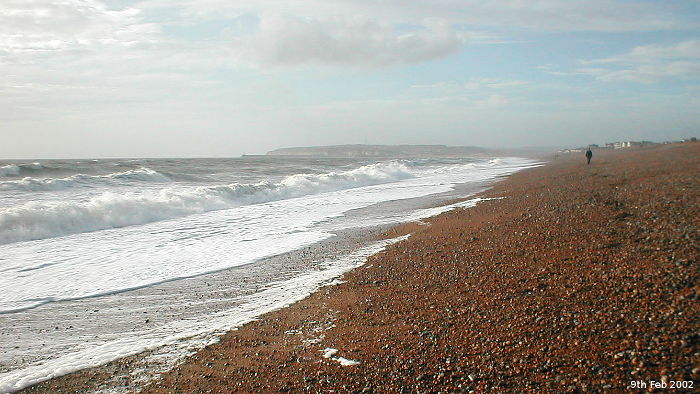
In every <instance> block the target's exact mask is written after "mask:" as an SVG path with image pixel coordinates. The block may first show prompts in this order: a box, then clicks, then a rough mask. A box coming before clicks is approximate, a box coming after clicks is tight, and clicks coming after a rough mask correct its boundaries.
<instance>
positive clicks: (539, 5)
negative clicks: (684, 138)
mask: <svg viewBox="0 0 700 394" xmlns="http://www.w3.org/2000/svg"><path fill="white" fill-rule="evenodd" d="M142 4H143V6H144V7H151V8H159V7H164V8H168V7H172V6H173V3H172V2H170V1H164V0H149V1H147V2H144V3H142ZM175 4H176V5H177V8H176V9H177V11H178V12H179V13H180V14H181V15H183V16H185V17H187V18H202V19H206V18H221V17H222V16H225V17H236V16H240V15H243V14H245V13H254V14H260V13H264V12H280V13H286V14H292V15H299V16H301V15H303V16H306V17H309V18H313V19H325V18H328V17H330V16H339V15H353V16H355V15H359V16H365V17H369V16H371V17H373V18H376V19H379V20H383V21H386V22H389V23H410V22H419V21H421V20H422V19H423V18H425V17H426V16H429V17H435V18H440V19H443V20H446V21H448V22H449V23H452V24H460V25H471V26H487V27H494V26H506V27H509V28H512V27H516V28H526V29H532V30H537V31H609V32H621V31H654V30H664V29H676V28H680V27H687V26H695V27H697V22H688V21H686V20H683V19H682V18H679V17H678V16H677V15H672V13H669V12H668V7H669V6H668V5H667V4H664V5H659V4H658V3H656V2H653V1H616V0H568V1H561V0H531V1H527V2H526V1H522V0H486V1H478V2H477V1H474V2H466V1H464V0H413V1H411V2H406V1H405V0H383V1H376V0H336V1H332V2H329V1H326V0H305V1H298V0H251V1H247V2H232V1H229V0H181V1H178V2H177V3H175Z"/></svg>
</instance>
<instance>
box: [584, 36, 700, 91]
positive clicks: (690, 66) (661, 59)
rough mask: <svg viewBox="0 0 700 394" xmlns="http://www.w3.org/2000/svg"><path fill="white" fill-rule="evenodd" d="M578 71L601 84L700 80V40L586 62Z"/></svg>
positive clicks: (641, 47) (636, 50)
mask: <svg viewBox="0 0 700 394" xmlns="http://www.w3.org/2000/svg"><path fill="white" fill-rule="evenodd" d="M581 63H582V64H586V65H593V66H597V67H584V68H581V69H578V70H577V72H579V73H582V74H587V75H591V76H593V77H595V78H596V79H599V80H601V81H635V82H646V83H651V82H656V81H659V80H662V79H685V80H691V79H698V77H699V76H700V40H688V41H683V42H679V43H677V44H674V45H642V46H638V47H635V48H633V49H632V50H631V51H629V52H627V53H624V54H621V55H617V56H612V57H608V58H603V59H593V60H585V61H582V62H581Z"/></svg>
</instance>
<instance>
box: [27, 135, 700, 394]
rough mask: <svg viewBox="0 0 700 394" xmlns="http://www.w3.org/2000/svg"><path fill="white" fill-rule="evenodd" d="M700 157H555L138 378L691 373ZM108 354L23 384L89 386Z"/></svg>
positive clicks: (323, 388)
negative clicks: (92, 364)
mask: <svg viewBox="0 0 700 394" xmlns="http://www.w3.org/2000/svg"><path fill="white" fill-rule="evenodd" d="M698 174H700V144H697V143H683V144H669V145H660V146H655V147H649V148H642V149H629V150H619V151H607V152H604V151H596V152H594V157H593V160H592V162H591V164H590V165H586V161H585V158H584V157H583V154H580V155H577V154H569V155H559V156H558V157H557V158H550V162H549V163H547V164H546V165H545V166H543V167H538V168H532V169H528V170H525V171H522V172H519V173H516V174H515V175H512V176H510V177H508V178H505V179H503V180H501V181H500V182H498V183H497V184H496V185H495V186H494V187H493V188H491V189H489V190H488V191H486V192H483V193H481V194H479V195H478V196H477V197H480V198H482V199H483V201H481V202H479V203H478V204H477V205H476V206H475V207H472V208H466V209H455V210H452V211H450V212H447V213H444V214H441V215H439V216H436V217H433V218H430V219H426V220H424V221H423V222H421V223H411V224H407V225H402V226H399V227H396V228H393V229H391V230H388V231H387V232H386V233H385V234H383V235H382V236H383V237H385V238H394V237H398V236H402V235H406V234H410V237H409V238H408V239H406V240H403V241H401V242H398V243H395V244H393V245H390V246H388V247H387V248H386V250H385V251H383V252H380V253H378V254H375V255H373V256H371V257H370V258H369V259H368V260H367V262H366V263H365V264H364V265H363V266H361V267H360V268H357V269H355V270H353V271H351V272H349V273H347V274H345V275H344V276H343V277H342V280H341V281H339V283H337V284H335V285H333V286H328V287H324V288H322V289H321V290H320V291H318V292H316V293H314V294H312V295H311V296H309V297H308V298H306V299H304V300H302V301H300V302H297V303H295V304H293V305H292V306H290V307H287V308H284V309H281V310H278V311H275V312H271V313H268V314H266V315H263V316H262V317H261V318H259V319H258V320H256V321H254V322H251V323H248V324H246V325H244V326H242V327H240V328H239V329H237V330H234V331H230V332H229V333H228V334H226V335H225V336H224V337H222V338H221V340H220V342H219V343H216V344H213V345H210V346H208V347H207V348H205V349H203V350H202V351H200V352H198V353H196V354H195V355H193V356H191V357H189V358H188V359H187V361H186V362H185V363H183V364H181V365H179V366H177V367H175V368H174V369H172V370H171V371H169V372H167V373H165V374H163V375H162V376H161V377H160V378H159V379H158V380H156V381H155V382H153V383H152V384H150V385H148V386H146V387H145V389H144V391H145V392H152V393H170V392H327V391H331V390H333V391H337V392H469V391H476V392H482V391H490V390H496V391H499V392H500V391H532V392H575V391H596V392H598V391H621V390H625V389H629V388H641V389H643V390H651V389H653V387H650V384H651V382H652V381H653V382H657V383H659V384H666V385H667V388H670V387H671V385H674V384H682V385H685V387H681V386H679V387H680V388H682V389H690V387H687V386H688V385H694V389H695V390H697V388H698V387H699V386H698V384H700V352H699V346H698V345H699V344H700V335H699V328H700V316H699V314H698V312H699V311H700V308H699V305H700V304H699V301H700V281H699V279H700V278H699V277H700V274H699V272H700V271H699V270H698V257H699V255H700V234H699V232H698V227H699V226H698V225H699V224H700V212H699V211H700V179H699V175H698ZM109 368H120V367H115V366H112V367H108V368H107V369H105V368H96V369H88V370H84V371H80V372H78V373H74V374H71V375H67V376H63V377H59V378H56V379H53V380H50V381H47V382H43V383H40V384H37V385H34V386H31V387H29V388H27V389H25V390H24V392H74V391H94V390H96V389H99V387H100V382H101V381H103V380H104V379H105V378H106V377H108V375H110V374H111V373H112V372H113V370H110V369H109ZM121 368H124V364H123V363H122V364H121ZM640 382H642V383H644V386H641V385H639V383H640ZM678 382H691V383H678Z"/></svg>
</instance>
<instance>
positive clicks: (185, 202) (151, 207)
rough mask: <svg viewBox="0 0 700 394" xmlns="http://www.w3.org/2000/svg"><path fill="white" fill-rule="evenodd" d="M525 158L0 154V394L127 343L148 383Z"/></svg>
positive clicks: (121, 349) (108, 357) (525, 163)
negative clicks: (23, 157)
mask: <svg viewBox="0 0 700 394" xmlns="http://www.w3.org/2000/svg"><path fill="white" fill-rule="evenodd" d="M533 165H536V163H534V162H533V161H532V160H528V159H520V158H507V157H504V158H471V159H417V160H388V159H387V160H371V159H367V160H363V159H328V158H303V157H282V156H245V157H241V158H231V159H123V160H119V159H104V160H40V161H4V162H3V161H0V393H1V392H11V391H15V390H18V389H20V388H23V387H26V386H28V385H30V384H33V383H36V382H39V381H42V380H45V379H48V378H51V377H53V376H58V375H62V374H65V373H69V372H72V371H76V370H80V369H83V368H87V367H91V366H97V365H101V364H104V363H107V362H109V361H112V360H115V359H117V358H120V357H124V356H130V355H134V354H142V355H143V357H141V364H140V365H141V367H140V368H141V370H140V371H137V372H138V373H141V374H142V375H143V376H142V378H140V379H141V380H142V381H143V382H146V381H148V379H150V378H152V376H153V375H154V374H157V373H158V372H159V371H162V370H166V369H168V368H170V367H172V366H173V365H175V364H176V363H177V362H178V360H181V359H182V357H183V356H185V355H187V354H190V353H192V352H193V351H195V350H197V349H199V348H201V347H203V346H205V345H206V344H208V343H212V342H214V341H216V340H217V337H218V336H219V335H221V334H222V333H224V332H226V331H227V330H230V329H231V328H234V327H236V326H239V325H241V324H243V323H245V322H248V321H250V320H252V319H255V318H256V317H257V316H259V315H261V314H263V313H265V312H268V311H271V310H275V309H279V308H281V307H284V306H286V305H289V304H291V303H293V302H295V301H298V300H300V299H302V298H304V297H306V296H308V295H309V294H310V293H311V292H313V291H315V290H317V289H318V288H319V287H321V286H324V285H327V284H329V283H332V282H333V281H334V280H337V278H338V277H339V276H340V275H342V273H343V272H346V271H347V270H349V269H352V268H354V267H357V266H359V265H360V264H362V263H363V262H364V260H365V258H366V257H367V256H369V255H370V254H373V253H376V252H378V251H380V250H381V249H382V248H384V247H385V246H386V245H388V244H390V243H392V242H395V241H396V240H388V241H380V242H377V241H376V240H375V239H376V238H374V237H373V236H372V234H373V231H374V232H377V231H379V229H382V228H386V226H388V225H392V224H396V223H401V222H406V221H414V220H420V219H421V218H425V217H429V216H432V215H435V214H438V213H440V212H443V211H446V210H449V209H452V208H455V207H456V206H469V205H470V204H474V203H475V201H467V202H465V203H461V204H457V205H450V206H439V205H440V204H439V203H440V202H441V201H446V200H449V199H455V198H466V197H469V196H470V195H472V194H474V193H476V192H478V191H481V190H484V189H485V188H487V187H488V186H489V185H490V184H491V183H493V182H494V181H495V180H496V179H498V178H499V177H503V176H507V175H510V174H512V173H513V172H516V171H518V170H520V169H523V168H526V167H530V166H533ZM144 352H145V353H144ZM134 373H136V372H134ZM137 380H138V379H137ZM112 388H113V389H114V390H117V389H133V388H134V387H121V386H120V383H119V382H118V381H117V380H115V383H114V386H113V387H112Z"/></svg>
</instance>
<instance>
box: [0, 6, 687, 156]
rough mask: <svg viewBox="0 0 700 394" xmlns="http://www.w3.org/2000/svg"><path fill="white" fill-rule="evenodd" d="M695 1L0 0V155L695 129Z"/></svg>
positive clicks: (580, 136)
mask: <svg viewBox="0 0 700 394" xmlns="http://www.w3.org/2000/svg"><path fill="white" fill-rule="evenodd" d="M699 113H700V1H698V0H686V1H674V0H659V1H628V0H625V1H614V0H566V1H565V0H528V1H523V0H501V1H486V0H485V1H468V0H277V1H272V0H246V1H235V0H143V1H135V0H133V1H132V0H0V158H2V157H5V158H48V157H64V158H65V157H144V156H145V157H179V156H207V157H208V156H237V155H240V154H242V153H264V152H265V151H267V150H271V149H274V148H278V147H286V146H308V145H329V144H344V143H369V144H447V145H478V146H486V147H518V146H562V145H566V146H575V145H582V144H589V143H604V142H610V141H615V140H627V139H632V140H641V139H645V140H655V141H662V140H669V139H680V138H687V137H690V136H700V116H699V115H698V114H699Z"/></svg>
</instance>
